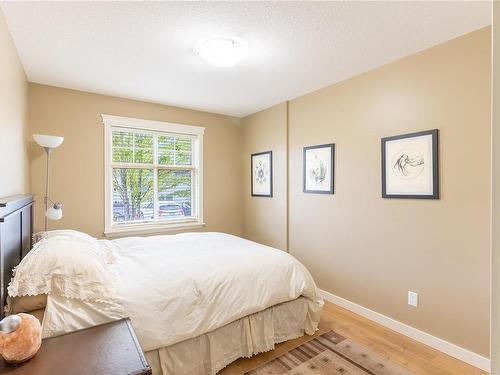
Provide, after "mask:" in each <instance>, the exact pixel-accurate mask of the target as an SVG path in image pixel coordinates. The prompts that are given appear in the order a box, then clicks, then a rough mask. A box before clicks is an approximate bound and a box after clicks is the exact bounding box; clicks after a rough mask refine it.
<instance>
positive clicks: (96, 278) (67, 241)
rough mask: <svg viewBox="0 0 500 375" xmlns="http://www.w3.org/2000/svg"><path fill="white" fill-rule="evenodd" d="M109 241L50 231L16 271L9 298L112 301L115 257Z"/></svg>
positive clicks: (114, 296)
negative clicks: (45, 297)
mask: <svg viewBox="0 0 500 375" xmlns="http://www.w3.org/2000/svg"><path fill="white" fill-rule="evenodd" d="M106 242H108V241H99V240H97V239H95V238H93V237H91V236H89V235H87V234H85V233H81V232H76V231H52V232H47V233H46V235H45V236H44V238H42V239H41V240H40V241H39V242H38V243H36V245H35V246H34V247H33V249H32V250H31V251H30V252H29V253H28V254H27V255H26V257H25V258H24V259H23V260H22V261H21V263H19V265H18V266H17V267H16V268H15V269H14V276H13V278H12V280H11V282H10V284H9V287H8V293H9V296H11V297H20V296H27V295H28V296H34V295H38V294H55V295H59V296H62V297H66V298H78V299H81V300H84V301H101V302H110V303H111V302H113V301H114V300H115V298H116V293H115V280H114V276H113V275H114V274H113V272H112V270H111V267H110V266H109V264H110V263H111V262H112V260H113V256H112V252H111V250H110V248H109V247H108V246H106V245H105V243H106Z"/></svg>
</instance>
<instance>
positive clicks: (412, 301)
mask: <svg viewBox="0 0 500 375" xmlns="http://www.w3.org/2000/svg"><path fill="white" fill-rule="evenodd" d="M408 305H410V306H413V307H418V293H415V292H412V291H411V290H409V291H408Z"/></svg>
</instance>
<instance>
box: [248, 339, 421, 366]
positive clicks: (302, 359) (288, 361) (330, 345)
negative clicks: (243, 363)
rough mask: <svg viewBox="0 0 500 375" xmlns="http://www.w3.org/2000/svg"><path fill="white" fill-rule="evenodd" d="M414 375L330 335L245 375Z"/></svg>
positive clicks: (350, 342) (351, 343)
mask: <svg viewBox="0 0 500 375" xmlns="http://www.w3.org/2000/svg"><path fill="white" fill-rule="evenodd" d="M285 374H286V375H337V374H338V375H367V374H368V375H414V374H413V373H412V372H410V371H408V370H406V369H404V368H402V367H401V366H399V365H397V364H395V363H393V362H391V361H390V360H389V359H387V358H384V357H382V356H380V355H378V354H376V353H374V352H372V351H371V350H369V349H367V348H366V347H364V346H361V345H359V344H358V343H356V342H355V341H352V340H351V339H347V338H345V337H343V336H341V335H339V334H338V333H336V332H334V331H330V332H327V333H325V334H323V335H321V336H318V337H316V338H314V339H312V340H311V341H308V342H306V343H304V344H302V345H300V346H299V347H298V348H295V349H292V350H290V351H289V352H287V353H285V354H283V355H282V356H281V357H278V358H276V359H274V360H272V361H271V362H268V363H266V364H264V365H262V366H260V367H258V368H256V369H255V370H252V371H249V372H247V373H246V375H285Z"/></svg>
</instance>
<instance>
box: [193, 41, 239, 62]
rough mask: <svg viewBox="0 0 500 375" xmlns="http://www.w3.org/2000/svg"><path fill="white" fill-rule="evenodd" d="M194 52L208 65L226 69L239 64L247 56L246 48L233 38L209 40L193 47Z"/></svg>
mask: <svg viewBox="0 0 500 375" xmlns="http://www.w3.org/2000/svg"><path fill="white" fill-rule="evenodd" d="M194 52H195V53H196V54H197V55H198V56H200V57H202V58H203V59H204V60H206V61H208V62H209V63H210V64H212V65H215V66H219V67H222V68H227V67H230V66H233V65H236V64H238V63H239V62H241V61H242V60H243V59H244V58H245V57H246V55H247V52H248V50H247V46H246V44H245V43H243V42H242V41H240V40H236V39H234V38H227V37H222V38H209V39H205V40H202V41H201V42H199V43H198V44H196V45H195V47H194Z"/></svg>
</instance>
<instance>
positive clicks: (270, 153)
mask: <svg viewBox="0 0 500 375" xmlns="http://www.w3.org/2000/svg"><path fill="white" fill-rule="evenodd" d="M262 155H269V184H270V188H269V191H270V193H269V194H254V191H253V188H254V186H253V168H254V164H253V161H254V157H255V156H262ZM250 194H251V196H252V197H264V198H272V196H273V152H272V151H264V152H257V153H254V154H251V155H250Z"/></svg>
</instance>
